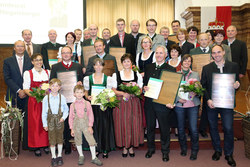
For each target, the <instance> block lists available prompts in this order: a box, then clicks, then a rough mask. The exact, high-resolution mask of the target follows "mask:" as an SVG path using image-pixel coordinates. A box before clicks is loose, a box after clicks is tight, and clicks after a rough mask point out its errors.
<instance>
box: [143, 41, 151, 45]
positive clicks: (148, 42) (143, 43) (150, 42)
mask: <svg viewBox="0 0 250 167" xmlns="http://www.w3.org/2000/svg"><path fill="white" fill-rule="evenodd" d="M142 43H143V44H148V43H151V42H148V41H146V42H142Z"/></svg>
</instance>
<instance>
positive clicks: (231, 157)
mask: <svg viewBox="0 0 250 167" xmlns="http://www.w3.org/2000/svg"><path fill="white" fill-rule="evenodd" d="M225 159H226V160H227V164H228V165H230V166H236V162H235V160H234V158H233V156H232V155H229V156H225Z"/></svg>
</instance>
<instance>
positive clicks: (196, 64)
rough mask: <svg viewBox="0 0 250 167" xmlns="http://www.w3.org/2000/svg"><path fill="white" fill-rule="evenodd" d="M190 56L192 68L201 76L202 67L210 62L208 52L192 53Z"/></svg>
mask: <svg viewBox="0 0 250 167" xmlns="http://www.w3.org/2000/svg"><path fill="white" fill-rule="evenodd" d="M192 57H193V64H192V70H193V71H196V72H198V73H199V76H200V78H201V72H202V68H203V66H205V65H207V64H209V63H210V62H211V56H210V54H198V55H192Z"/></svg>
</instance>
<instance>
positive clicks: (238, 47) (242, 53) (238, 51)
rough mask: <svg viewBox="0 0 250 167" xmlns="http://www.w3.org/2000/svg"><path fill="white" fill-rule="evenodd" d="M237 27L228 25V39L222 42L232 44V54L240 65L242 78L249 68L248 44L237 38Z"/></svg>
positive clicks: (233, 58) (233, 59)
mask: <svg viewBox="0 0 250 167" xmlns="http://www.w3.org/2000/svg"><path fill="white" fill-rule="evenodd" d="M236 35H237V29H236V27H235V26H234V25H230V26H229V27H227V37H228V39H227V40H224V41H223V42H222V43H224V44H226V45H228V46H230V48H231V54H232V62H235V63H237V64H238V65H239V68H240V71H239V72H240V74H239V77H240V78H242V77H244V75H245V74H246V69H247V62H248V57H247V55H248V54H247V45H246V43H245V42H244V41H241V40H238V39H236Z"/></svg>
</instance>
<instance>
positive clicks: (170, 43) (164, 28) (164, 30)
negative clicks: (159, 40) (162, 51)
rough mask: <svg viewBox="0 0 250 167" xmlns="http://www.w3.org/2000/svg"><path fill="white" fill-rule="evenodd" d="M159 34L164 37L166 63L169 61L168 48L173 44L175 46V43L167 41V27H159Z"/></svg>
mask: <svg viewBox="0 0 250 167" xmlns="http://www.w3.org/2000/svg"><path fill="white" fill-rule="evenodd" d="M160 34H161V35H162V36H163V37H164V40H165V46H166V48H167V49H168V56H167V58H166V62H167V61H168V60H169V59H170V48H171V46H172V45H173V44H176V42H174V41H171V40H169V39H168V36H169V28H168V27H166V26H163V27H161V29H160Z"/></svg>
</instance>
